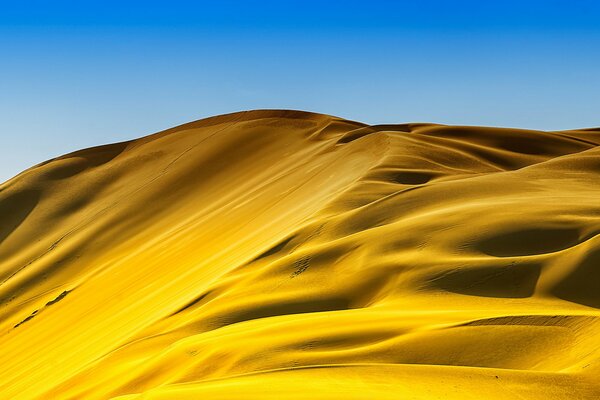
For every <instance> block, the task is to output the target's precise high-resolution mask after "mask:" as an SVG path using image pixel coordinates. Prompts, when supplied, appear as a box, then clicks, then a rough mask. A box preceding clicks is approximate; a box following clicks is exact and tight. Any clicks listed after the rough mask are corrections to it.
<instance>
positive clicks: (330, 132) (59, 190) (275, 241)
mask: <svg viewBox="0 0 600 400" xmlns="http://www.w3.org/2000/svg"><path fill="white" fill-rule="evenodd" d="M599 144H600V130H594V129H589V130H573V131H561V132H540V131H528V130H516V129H500V128H478V127H458V126H444V125H435V124H404V125H385V126H383V125H378V126H369V125H365V124H361V123H358V122H352V121H346V120H342V119H339V118H335V117H331V116H326V115H319V114H311V113H305V112H297V111H251V112H241V113H235V114H229V115H223V116H218V117H214V118H209V119H205V120H201V121H197V122H193V123H190V124H186V125H182V126H179V127H176V128H173V129H170V130H167V131H164V132H160V133H157V134H154V135H151V136H148V137H145V138H142V139H139V140H134V141H131V142H127V143H118V144H113V145H107V146H101V147H96V148H91V149H86V150H82V151H78V152H75V153H72V154H68V155H65V156H62V157H58V158H55V159H53V160H50V161H48V162H45V163H43V164H40V165H37V166H35V167H33V168H31V169H29V170H27V171H25V172H23V173H21V174H20V175H18V176H17V177H15V178H13V179H11V180H9V181H8V182H6V183H4V184H2V185H0V282H1V285H0V300H1V303H0V310H1V311H0V398H1V399H34V398H38V399H107V398H117V399H120V400H134V399H211V400H212V399H320V398H323V399H343V400H351V399H456V400H458V399H460V400H462V399H477V400H480V399H491V400H496V399H506V400H514V399H543V400H552V399H569V400H572V399H597V398H600V381H599V380H598V377H599V376H600V235H599V233H600V147H598V145H599Z"/></svg>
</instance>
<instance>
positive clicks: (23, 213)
mask: <svg viewBox="0 0 600 400" xmlns="http://www.w3.org/2000/svg"><path fill="white" fill-rule="evenodd" d="M39 200H40V192H39V191H38V190H32V189H28V190H23V191H20V192H17V193H12V194H9V195H8V196H6V197H5V198H4V199H1V200H0V221H1V223H0V244H2V242H4V240H5V239H6V238H7V237H8V236H9V235H10V234H11V233H13V232H14V231H15V230H16V229H17V228H18V227H19V225H21V224H22V223H23V221H25V219H26V218H27V216H28V215H29V214H31V212H32V211H33V209H34V208H35V207H36V205H37V204H38V202H39Z"/></svg>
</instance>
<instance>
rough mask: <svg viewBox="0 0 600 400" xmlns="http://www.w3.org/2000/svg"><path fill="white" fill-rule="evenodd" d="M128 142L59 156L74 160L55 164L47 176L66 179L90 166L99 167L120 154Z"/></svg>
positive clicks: (61, 158)
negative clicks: (64, 163)
mask: <svg viewBox="0 0 600 400" xmlns="http://www.w3.org/2000/svg"><path fill="white" fill-rule="evenodd" d="M128 144H129V143H127V142H122V143H115V144H108V145H104V146H97V147H92V148H89V149H84V150H79V151H76V152H74V153H70V154H67V155H65V156H62V157H59V158H58V159H56V160H71V161H72V162H71V163H70V164H68V165H61V166H54V167H53V168H52V169H50V170H49V171H48V172H47V173H46V176H47V177H48V178H49V179H56V180H58V179H65V178H69V177H71V176H74V175H77V174H79V173H80V172H83V171H85V170H86V169H88V168H93V167H99V166H101V165H103V164H106V163H108V162H109V161H112V160H113V159H115V158H116V157H117V156H119V155H120V154H121V153H122V152H123V151H125V149H126V148H127V145H128Z"/></svg>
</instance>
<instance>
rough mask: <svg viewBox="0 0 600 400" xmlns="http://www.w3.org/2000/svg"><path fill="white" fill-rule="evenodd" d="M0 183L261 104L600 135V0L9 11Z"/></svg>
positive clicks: (1, 50)
mask: <svg viewBox="0 0 600 400" xmlns="http://www.w3.org/2000/svg"><path fill="white" fill-rule="evenodd" d="M0 6H1V9H0V181H3V180H6V179H8V178H10V177H11V176H13V175H15V174H17V173H18V172H20V171H21V170H23V169H25V168H27V167H29V166H31V165H33V164H35V163H38V162H41V161H44V160H46V159H48V158H51V157H54V156H57V155H60V154H63V153H66V152H69V151H73V150H76V149H79V148H83V147H89V146H92V145H97V144H103V143H109V142H115V141H121V140H126V139H131V138H135V137H139V136H142V135H146V134H149V133H152V132H155V131H158V130H162V129H165V128H168V127H171V126H174V125H177V124H180V123H184V122H187V121H191V120H196V119H200V118H203V117H206V116H211V115H215V114H222V113H227V112H233V111H239V110H245V109H255V108H291V109H302V110H310V111H316V112H322V113H328V114H334V115H338V116H341V117H345V118H349V119H354V120H360V121H363V122H367V123H373V124H375V123H402V122H410V121H428V122H439V123H448V124H468V125H493V126H511V127H525V128H538V129H548V130H551V129H567V128H578V127H590V126H599V125H600V1H593V0H588V1H586V0H571V1H553V0H546V1H535V0H533V1H527V0H520V1H513V0H503V1H483V0H479V1H434V0H415V1H377V0H371V1H352V0H346V1H311V0H302V1H285V0H279V1H258V0H257V1H228V0H224V1H213V2H203V1H178V0H171V1H160V2H159V1H152V0H146V1H112V0H104V1H81V0H80V1H65V0H54V1H50V0H47V1H35V0H28V1H17V0H14V1H4V0H0Z"/></svg>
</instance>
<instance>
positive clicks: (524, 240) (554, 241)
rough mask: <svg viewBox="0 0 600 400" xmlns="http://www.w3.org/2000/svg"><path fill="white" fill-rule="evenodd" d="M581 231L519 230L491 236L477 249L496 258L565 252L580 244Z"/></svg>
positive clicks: (564, 229)
mask: <svg viewBox="0 0 600 400" xmlns="http://www.w3.org/2000/svg"><path fill="white" fill-rule="evenodd" d="M579 241H580V240H579V230H578V229H576V228H572V227H554V228H529V229H517V230H514V231H511V232H503V233H500V234H497V235H495V236H490V237H487V238H485V239H484V240H481V241H479V243H476V245H475V248H476V249H477V250H479V251H481V252H483V253H485V254H488V255H490V256H495V257H516V256H530V255H535V254H547V253H553V252H556V251H560V250H564V249H567V248H569V247H572V246H574V245H576V244H578V243H579Z"/></svg>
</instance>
